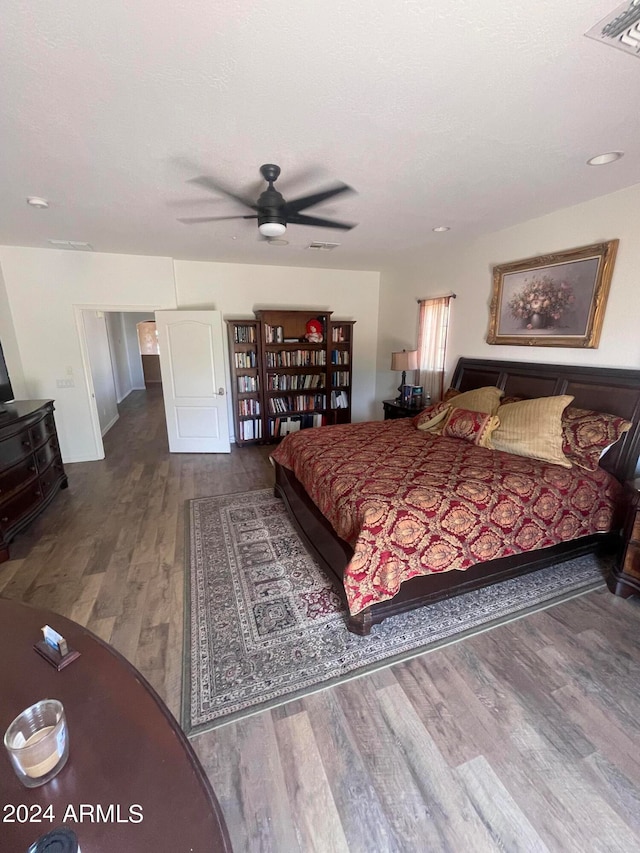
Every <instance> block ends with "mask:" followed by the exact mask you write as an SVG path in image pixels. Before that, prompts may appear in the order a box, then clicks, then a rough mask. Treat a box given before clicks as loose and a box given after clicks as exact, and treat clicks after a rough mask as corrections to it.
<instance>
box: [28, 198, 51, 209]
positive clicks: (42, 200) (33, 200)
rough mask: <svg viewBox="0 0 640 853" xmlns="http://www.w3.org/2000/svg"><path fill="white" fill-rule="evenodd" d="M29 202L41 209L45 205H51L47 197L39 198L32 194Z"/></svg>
mask: <svg viewBox="0 0 640 853" xmlns="http://www.w3.org/2000/svg"><path fill="white" fill-rule="evenodd" d="M27 204H30V205H31V207H39V208H40V209H41V210H43V209H44V208H45V207H49V202H48V201H47V200H46V198H39V197H38V196H36V195H30V196H29V198H28V199H27Z"/></svg>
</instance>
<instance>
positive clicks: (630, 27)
mask: <svg viewBox="0 0 640 853" xmlns="http://www.w3.org/2000/svg"><path fill="white" fill-rule="evenodd" d="M585 35H586V36H587V37H588V38H591V39H595V40H596V41H601V42H604V44H610V45H611V47H617V48H618V50H624V52H625V53H630V54H631V55H632V56H638V57H640V0H631V2H630V3H629V2H627V3H622V4H621V5H620V6H616V8H615V9H614V10H613V12H610V13H609V14H608V15H607V17H606V18H603V19H602V20H601V21H600V22H599V23H598V24H596V25H595V27H591V29H590V30H587V32H586V33H585Z"/></svg>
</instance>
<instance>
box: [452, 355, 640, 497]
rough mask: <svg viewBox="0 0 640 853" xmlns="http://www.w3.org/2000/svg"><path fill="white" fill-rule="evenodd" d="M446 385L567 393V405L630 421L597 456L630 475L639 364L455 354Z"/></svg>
mask: <svg viewBox="0 0 640 853" xmlns="http://www.w3.org/2000/svg"><path fill="white" fill-rule="evenodd" d="M451 385H452V386H453V387H454V388H458V389H459V390H460V391H469V390H470V389H471V388H482V387H483V386H484V385H497V386H498V388H501V389H502V390H503V391H504V392H505V394H506V395H507V396H509V397H511V396H513V397H551V396H554V395H556V394H573V396H574V397H575V399H574V401H573V403H572V405H574V406H577V407H578V408H580V409H593V410H594V411H596V412H609V413H610V414H612V415H619V416H621V417H623V418H626V419H627V420H629V421H632V423H633V426H632V427H631V429H630V430H629V432H627V433H625V435H624V436H623V437H622V439H621V440H620V441H618V442H617V443H616V444H615V446H614V447H613V448H612V449H611V450H610V451H609V452H608V453H607V454H605V456H603V458H602V460H601V462H600V465H601V466H602V467H603V468H604V469H605V470H607V471H609V472H610V473H611V474H613V475H614V476H615V477H617V479H618V480H620V481H621V482H622V481H624V480H629V479H632V478H633V477H634V476H636V470H637V466H638V455H639V454H640V370H625V369H623V368H619V367H575V366H573V365H568V364H532V363H530V362H525V361H493V360H492V359H482V358H460V359H459V361H458V364H457V366H456V369H455V372H454V374H453V380H452V382H451Z"/></svg>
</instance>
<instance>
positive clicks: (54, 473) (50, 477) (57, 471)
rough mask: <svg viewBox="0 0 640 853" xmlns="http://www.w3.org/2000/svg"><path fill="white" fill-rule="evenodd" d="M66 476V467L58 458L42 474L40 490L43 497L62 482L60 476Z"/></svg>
mask: <svg viewBox="0 0 640 853" xmlns="http://www.w3.org/2000/svg"><path fill="white" fill-rule="evenodd" d="M63 476H64V468H63V467H62V462H60V460H59V459H58V460H56V461H55V462H54V463H53V465H50V466H49V467H48V468H47V470H46V471H45V472H44V474H40V491H41V492H42V497H43V498H46V497H47V495H48V494H49V493H50V492H51V490H52V489H53V488H55V486H56V485H57V484H58V483H59V482H60V478H61V477H63Z"/></svg>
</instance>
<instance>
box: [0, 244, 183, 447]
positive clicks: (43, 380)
mask: <svg viewBox="0 0 640 853" xmlns="http://www.w3.org/2000/svg"><path fill="white" fill-rule="evenodd" d="M0 267H1V268H2V272H3V275H4V280H5V286H6V292H7V297H8V300H9V307H10V309H11V314H12V316H13V325H14V328H15V335H16V339H17V344H18V349H19V353H20V358H21V360H22V366H23V369H24V379H25V382H24V386H25V387H24V394H23V395H21V396H24V397H28V398H34V399H54V400H55V405H56V424H57V427H58V434H59V437H60V448H61V450H62V455H63V459H64V461H65V462H82V461H85V460H88V459H97V458H100V454H99V451H98V448H97V445H96V440H95V433H94V427H93V422H92V418H91V411H90V406H89V393H88V387H87V380H86V373H85V365H84V364H83V362H82V357H81V350H80V338H79V329H78V325H77V317H76V311H75V307H76V306H80V307H82V308H92V307H93V308H103V309H106V310H108V309H111V310H116V311H117V310H122V311H126V310H133V311H149V310H151V311H153V310H154V309H155V308H175V307H176V297H175V286H174V278H173V262H172V260H171V259H170V258H155V257H138V256H134V255H107V254H100V253H97V252H69V251H65V250H55V249H28V248H19V247H13V246H2V247H0ZM69 370H71V373H69ZM69 376H72V377H73V378H74V380H75V386H74V387H73V388H58V387H57V385H56V382H57V380H58V379H64V378H67V377H69Z"/></svg>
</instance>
